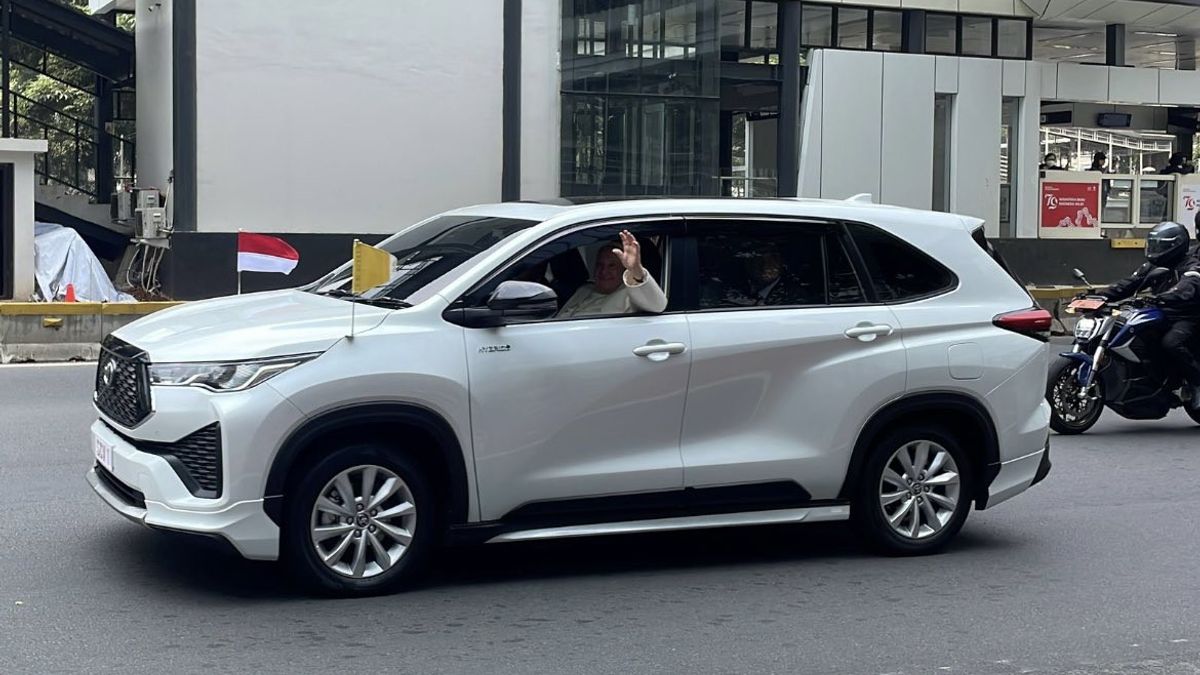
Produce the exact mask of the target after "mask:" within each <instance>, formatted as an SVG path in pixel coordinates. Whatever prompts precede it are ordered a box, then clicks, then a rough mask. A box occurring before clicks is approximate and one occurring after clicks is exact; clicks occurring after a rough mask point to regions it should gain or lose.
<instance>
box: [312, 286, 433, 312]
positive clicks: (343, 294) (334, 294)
mask: <svg viewBox="0 0 1200 675" xmlns="http://www.w3.org/2000/svg"><path fill="white" fill-rule="evenodd" d="M317 295H325V296H328V297H331V298H345V299H347V300H349V301H350V302H358V303H362V304H364V305H372V306H375V307H385V308H387V309H406V308H408V307H412V303H408V302H405V301H403V300H397V299H396V298H390V297H388V296H386V295H381V296H379V297H376V298H364V297H362V296H361V295H357V294H355V293H351V292H350V291H348V290H346V289H344V288H331V289H329V290H327V291H321V292H319V293H318V294H317Z"/></svg>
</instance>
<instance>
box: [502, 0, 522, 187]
mask: <svg viewBox="0 0 1200 675" xmlns="http://www.w3.org/2000/svg"><path fill="white" fill-rule="evenodd" d="M503 52H504V61H503V64H502V65H501V73H502V74H501V80H502V85H501V86H502V87H503V92H502V94H501V97H502V102H501V113H500V116H501V134H500V136H501V149H500V154H501V163H500V166H501V170H500V201H505V202H512V201H516V200H518V199H520V198H521V0H504V47H503Z"/></svg>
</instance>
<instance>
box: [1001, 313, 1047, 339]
mask: <svg viewBox="0 0 1200 675" xmlns="http://www.w3.org/2000/svg"><path fill="white" fill-rule="evenodd" d="M1053 320H1054V317H1053V316H1051V315H1050V312H1048V311H1046V310H1044V309H1041V308H1038V307H1034V308H1031V309H1020V310H1017V311H1015V312H1006V313H1004V314H1000V315H999V316H997V317H996V318H995V319H992V323H994V324H996V326H998V327H1000V328H1003V329H1004V330H1011V331H1012V332H1014V333H1020V334H1021V335H1027V336H1029V337H1031V338H1034V339H1036V340H1041V341H1042V342H1047V341H1048V340H1049V339H1050V324H1051V322H1052V321H1053Z"/></svg>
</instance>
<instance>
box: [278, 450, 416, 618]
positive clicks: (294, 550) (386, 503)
mask: <svg viewBox="0 0 1200 675" xmlns="http://www.w3.org/2000/svg"><path fill="white" fill-rule="evenodd" d="M432 500H433V494H432V492H431V490H430V488H429V483H428V481H427V479H426V478H425V475H424V472H423V471H422V470H421V467H420V465H419V464H418V463H416V462H414V461H412V460H411V459H410V458H408V457H405V456H403V455H401V454H398V453H395V452H392V451H390V449H389V448H387V447H384V446H381V445H375V444H357V445H351V446H347V447H344V448H342V449H340V450H337V451H335V452H333V453H331V454H329V455H327V456H326V457H324V458H322V459H321V460H320V461H318V462H316V463H315V464H314V465H312V466H311V467H309V468H308V469H307V471H306V473H305V474H304V475H303V477H302V478H301V479H300V480H299V482H298V483H297V485H296V487H295V489H294V490H293V492H292V494H291V495H290V496H289V497H288V502H287V503H288V508H287V514H286V522H285V525H284V527H285V533H284V540H283V541H284V547H285V550H284V554H285V557H286V559H287V561H288V563H289V564H290V566H291V568H292V570H293V571H294V573H296V575H297V576H298V577H299V578H300V580H301V581H302V582H304V583H306V584H307V585H309V586H310V587H311V588H313V589H314V590H317V591H319V592H324V593H332V594H337V595H369V594H375V593H386V592H390V591H394V590H397V589H399V588H400V587H402V586H404V585H406V584H409V583H411V582H412V581H413V580H414V579H415V578H416V576H417V575H418V574H419V572H420V571H421V568H422V566H423V564H424V562H425V560H426V559H427V558H428V555H429V552H430V548H431V547H432V545H433V540H434V538H435V534H436V529H437V527H438V523H437V518H436V511H437V509H435V508H433V505H432Z"/></svg>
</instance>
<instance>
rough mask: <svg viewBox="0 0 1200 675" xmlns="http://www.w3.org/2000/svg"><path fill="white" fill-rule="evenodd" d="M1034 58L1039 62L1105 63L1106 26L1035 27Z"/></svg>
mask: <svg viewBox="0 0 1200 675" xmlns="http://www.w3.org/2000/svg"><path fill="white" fill-rule="evenodd" d="M1033 58H1034V59H1036V60H1038V61H1068V62H1070V63H1099V64H1103V63H1104V26H1100V27H1099V28H1093V27H1091V26H1088V27H1083V26H1080V27H1077V28H1047V27H1045V26H1034V27H1033Z"/></svg>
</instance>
